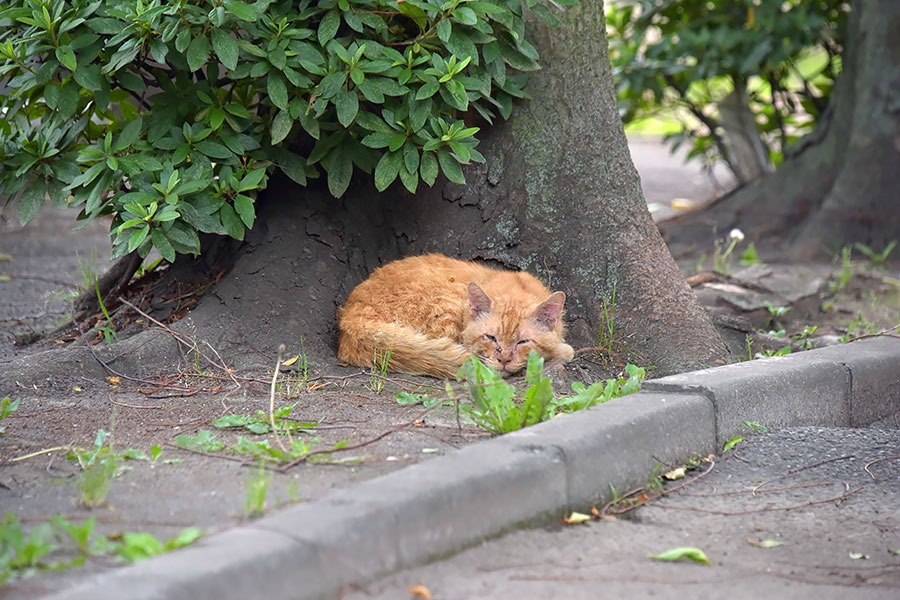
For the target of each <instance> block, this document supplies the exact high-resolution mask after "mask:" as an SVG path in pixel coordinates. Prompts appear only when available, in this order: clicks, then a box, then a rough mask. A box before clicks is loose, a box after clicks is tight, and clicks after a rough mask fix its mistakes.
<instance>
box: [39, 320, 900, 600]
mask: <svg viewBox="0 0 900 600" xmlns="http://www.w3.org/2000/svg"><path fill="white" fill-rule="evenodd" d="M898 365H900V339H897V338H890V337H883V338H874V339H866V340H861V341H858V342H854V343H852V344H847V345H843V346H839V347H830V348H825V349H822V350H812V351H808V352H804V353H800V354H795V355H790V356H786V357H780V358H776V359H762V360H755V361H751V362H746V363H738V364H733V365H728V366H724V367H719V368H715V369H706V370H702V371H695V372H693V373H683V374H680V375H675V376H671V377H666V378H662V379H658V380H655V381H652V382H648V383H647V384H646V386H645V387H646V391H644V392H641V393H639V394H636V395H632V396H627V397H624V398H620V399H617V400H615V401H613V402H610V403H608V404H605V405H601V406H598V407H595V408H594V409H590V410H587V411H583V412H581V413H577V414H573V415H567V416H564V417H561V418H558V419H554V420H552V421H549V422H546V423H541V424H539V425H537V426H534V427H530V428H527V429H524V430H522V431H519V432H515V433H513V434H508V435H505V436H502V437H499V438H494V439H491V440H488V441H485V442H480V443H477V444H473V445H471V446H468V447H466V448H464V449H462V450H460V451H458V452H456V453H453V454H450V455H448V456H444V457H441V458H438V459H435V460H432V461H428V462H426V463H422V464H418V465H415V466H412V467H408V468H406V469H403V470H400V471H397V472H394V473H391V474H389V475H386V476H382V477H379V478H376V479H373V480H369V481H367V482H364V483H362V484H360V485H357V486H354V487H351V488H347V489H343V490H339V491H337V492H334V493H331V494H329V495H327V496H326V497H324V498H323V499H321V500H319V501H316V502H312V503H309V504H305V505H300V506H295V507H291V508H288V509H286V510H284V511H281V512H278V513H276V514H273V515H272V516H270V517H266V518H264V519H261V520H259V521H256V522H253V523H250V524H248V525H245V526H241V527H237V528H234V529H231V530H228V531H226V532H224V533H222V534H219V535H216V536H212V537H210V538H208V539H204V540H201V541H200V542H199V543H198V544H196V545H194V546H192V547H189V548H186V549H184V550H182V551H178V552H174V553H172V554H169V555H165V556H162V557H159V558H157V559H153V560H148V561H146V562H143V563H139V564H137V565H135V566H132V567H128V568H124V569H121V570H118V571H114V572H111V573H108V574H101V575H99V576H96V577H95V578H93V579H92V580H91V581H88V582H87V583H85V584H84V585H82V586H80V587H78V588H77V589H73V590H70V591H67V592H65V593H63V594H60V595H58V596H56V597H58V598H76V599H80V598H84V599H88V598H90V599H92V600H102V599H105V598H109V599H113V598H121V597H124V596H126V595H127V597H129V598H133V599H136V600H138V599H142V598H148V599H149V598H167V599H170V600H177V599H181V598H184V599H193V598H198V597H206V598H212V597H215V598H217V599H219V600H227V599H230V598H235V599H245V598H248V597H267V598H335V597H338V596H339V594H340V593H341V592H342V590H348V589H353V588H356V587H359V586H362V585H364V584H365V583H366V582H368V581H371V580H374V579H376V578H378V577H379V576H384V575H386V574H388V573H390V572H393V571H396V570H398V569H402V568H405V567H409V566H414V565H417V564H422V563H424V562H426V561H429V560H433V559H435V558H438V557H441V556H446V555H448V554H449V553H453V552H458V551H460V550H462V549H463V548H465V547H467V546H469V545H472V544H475V543H478V542H479V541H481V540H484V539H485V538H488V537H491V536H495V535H498V534H500V533H503V532H508V531H511V530H513V529H515V528H518V527H521V526H523V525H525V524H528V523H541V522H545V523H546V522H548V519H549V520H551V521H552V520H554V519H555V518H557V517H559V516H561V515H562V514H564V513H566V512H567V511H568V510H571V509H572V508H578V509H581V510H586V509H587V507H589V506H591V505H592V504H594V503H597V502H600V501H602V500H603V499H604V498H605V497H606V496H607V495H608V492H609V490H610V489H612V488H615V489H616V490H628V489H632V488H634V487H639V486H642V485H644V484H645V483H646V482H647V480H648V477H649V475H650V474H651V473H652V472H653V469H654V467H655V466H656V465H657V464H658V463H662V464H666V465H677V464H681V463H683V462H684V461H687V460H688V459H690V458H691V457H692V456H695V455H698V454H699V455H701V456H702V455H706V454H708V453H711V452H715V450H716V449H721V447H722V443H723V440H727V439H729V438H731V437H732V436H734V435H738V434H740V433H746V426H744V425H743V423H742V421H745V420H747V421H765V422H766V424H767V425H768V426H770V427H772V428H786V427H794V426H826V427H848V426H851V425H861V424H864V423H863V421H864V420H865V421H875V420H879V419H892V418H895V416H896V415H900V369H898ZM886 436H887V437H886V438H885V440H886V441H884V442H883V444H884V448H883V452H882V453H881V454H879V455H877V456H875V455H872V456H871V457H870V456H869V455H866V458H867V460H876V459H879V458H882V459H884V461H883V462H890V461H894V460H895V459H896V458H897V457H896V456H895V455H896V454H897V449H898V444H897V441H898V437H897V435H896V433H892V434H889V435H888V434H886ZM786 442H787V444H786V446H785V448H786V451H788V452H793V451H794V450H793V449H792V447H791V445H790V443H789V442H790V440H786ZM828 447H829V446H828V443H827V442H826V441H825V440H824V439H823V440H822V443H821V444H820V445H818V446H817V445H815V444H813V446H811V447H808V448H806V449H805V450H804V452H805V453H806V455H807V456H810V457H812V456H815V454H816V451H819V450H821V451H822V452H823V453H824V452H825V451H826V450H828ZM891 453H893V454H891ZM862 458H863V456H860V459H862ZM888 459H890V460H888ZM792 464H793V463H792ZM892 465H893V466H894V467H895V466H896V462H893V463H892ZM776 466H777V465H776ZM795 466H803V465H802V464H796V465H795ZM884 466H885V468H886V469H887V472H888V473H890V472H892V471H891V470H890V465H884ZM775 470H776V471H777V468H776V469H775ZM895 470H896V469H895ZM774 472H775V471H771V472H770V473H769V475H767V476H773V475H772V473H774ZM857 475H859V474H858V473H857ZM894 477H895V476H894ZM891 481H892V482H893V479H892V480H891ZM745 483H747V482H745ZM895 483H896V482H893V483H892V485H893V487H892V488H891V489H889V490H887V492H889V493H887V492H886V493H885V500H884V506H885V507H886V511H887V512H886V515H885V519H886V521H885V523H886V527H888V528H889V529H890V530H891V531H894V532H895V533H896V531H897V530H898V529H897V528H898V526H900V523H898V518H900V515H898V514H897V509H896V507H897V505H898V504H897V502H896V500H897V498H898V495H897V490H896V485H895ZM851 514H852V513H851ZM842 517H843V518H842V520H841V521H840V522H838V523H830V522H828V520H827V519H826V520H820V521H816V520H815V519H814V520H813V521H812V522H810V523H809V524H808V525H805V526H804V528H807V527H811V528H812V529H811V531H813V532H814V535H815V536H826V537H827V536H830V535H838V534H839V533H840V532H841V531H842V530H844V529H845V528H846V523H847V522H848V520H847V518H846V514H844V515H842ZM856 517H859V518H861V519H863V520H865V519H868V518H869V517H868V516H865V515H856ZM672 518H674V517H672ZM676 531H677V530H676ZM659 533H660V536H661V537H660V539H665V540H667V542H666V545H670V544H671V543H672V541H670V540H672V537H673V536H672V532H670V531H666V530H665V527H663V528H661V529H660V531H659ZM623 543H624V542H623ZM664 549H666V548H661V549H660V551H661V550H664ZM882 550H884V551H885V552H886V551H887V550H888V548H883V549H882ZM848 551H854V552H855V550H848ZM866 551H872V552H874V550H866ZM882 558H884V561H883V562H885V564H888V566H891V565H893V564H894V563H891V562H890V561H892V560H893V561H894V562H896V557H895V558H893V559H892V558H889V557H882ZM820 566H821V565H820ZM892 568H893V567H892ZM892 573H893V572H892ZM894 575H895V573H894ZM891 576H892V577H893V575H891ZM890 581H891V582H894V581H895V579H891V580H890ZM729 585H730V584H729ZM534 597H541V596H534Z"/></svg>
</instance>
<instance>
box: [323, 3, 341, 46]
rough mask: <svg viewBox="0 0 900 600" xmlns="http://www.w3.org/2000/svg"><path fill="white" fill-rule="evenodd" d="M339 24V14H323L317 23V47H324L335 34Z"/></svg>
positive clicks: (329, 12) (334, 12)
mask: <svg viewBox="0 0 900 600" xmlns="http://www.w3.org/2000/svg"><path fill="white" fill-rule="evenodd" d="M340 24H341V14H340V13H339V12H338V11H336V10H330V11H328V12H327V13H325V16H324V17H322V20H321V21H320V22H319V30H318V33H317V36H318V40H319V45H320V46H325V44H327V43H328V42H329V41H331V39H332V38H333V37H334V34H336V33H337V30H338V26H340Z"/></svg>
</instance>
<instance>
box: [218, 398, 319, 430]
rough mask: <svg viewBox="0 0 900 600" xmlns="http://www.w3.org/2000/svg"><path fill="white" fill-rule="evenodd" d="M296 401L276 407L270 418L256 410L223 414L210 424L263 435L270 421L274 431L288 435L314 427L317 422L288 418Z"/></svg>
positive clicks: (268, 427)
mask: <svg viewBox="0 0 900 600" xmlns="http://www.w3.org/2000/svg"><path fill="white" fill-rule="evenodd" d="M296 406H297V403H296V402H295V403H294V404H288V405H286V406H282V407H281V408H278V409H276V410H275V411H273V412H272V415H271V418H270V416H269V415H268V414H266V413H265V412H263V411H261V410H258V411H256V415H223V416H221V417H218V418H216V419H213V420H212V424H213V425H214V426H215V427H218V428H219V429H228V428H239V429H246V430H247V431H249V432H250V433H253V434H256V435H263V434H266V433H269V432H271V431H273V430H272V423H273V422H274V423H275V429H274V431H275V433H277V434H280V435H289V434H292V433H296V432H298V431H304V432H308V431H310V430H312V429H314V428H315V427H316V426H317V425H318V423H299V422H297V421H291V420H288V417H289V416H290V414H291V411H292V410H294V408H296Z"/></svg>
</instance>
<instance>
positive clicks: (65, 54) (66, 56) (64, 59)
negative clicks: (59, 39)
mask: <svg viewBox="0 0 900 600" xmlns="http://www.w3.org/2000/svg"><path fill="white" fill-rule="evenodd" d="M56 60H58V61H59V62H60V63H61V64H62V65H63V66H64V67H65V68H67V69H68V70H70V71H74V70H75V69H76V67H77V66H78V61H77V59H76V58H75V51H74V50H72V47H71V46H61V47H59V48H57V49H56Z"/></svg>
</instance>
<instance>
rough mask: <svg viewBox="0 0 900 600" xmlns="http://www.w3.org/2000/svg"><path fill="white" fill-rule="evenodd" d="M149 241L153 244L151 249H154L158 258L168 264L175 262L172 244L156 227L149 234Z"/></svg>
mask: <svg viewBox="0 0 900 600" xmlns="http://www.w3.org/2000/svg"><path fill="white" fill-rule="evenodd" d="M150 240H151V241H152V242H153V247H154V248H156V250H157V251H158V252H159V254H160V256H162V257H163V258H164V259H166V260H167V261H169V262H170V263H173V262H175V248H173V247H172V244H171V243H170V242H169V240H168V238H166V236H165V235H164V234H163V232H162V231H161V230H160V229H158V228H156V227H154V228H153V231H152V232H151V233H150Z"/></svg>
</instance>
